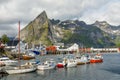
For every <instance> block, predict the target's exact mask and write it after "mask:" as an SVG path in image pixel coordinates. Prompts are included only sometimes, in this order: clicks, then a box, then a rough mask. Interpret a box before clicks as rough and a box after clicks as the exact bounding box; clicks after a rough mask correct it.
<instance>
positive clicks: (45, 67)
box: [37, 65, 55, 70]
mask: <svg viewBox="0 0 120 80" xmlns="http://www.w3.org/2000/svg"><path fill="white" fill-rule="evenodd" d="M54 68H55V66H44V65H38V66H37V69H39V70H47V69H54Z"/></svg>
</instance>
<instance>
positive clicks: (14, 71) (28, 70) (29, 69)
mask: <svg viewBox="0 0 120 80" xmlns="http://www.w3.org/2000/svg"><path fill="white" fill-rule="evenodd" d="M35 70H36V68H28V69H12V70H6V72H7V73H8V74H21V73H28V72H32V71H35Z"/></svg>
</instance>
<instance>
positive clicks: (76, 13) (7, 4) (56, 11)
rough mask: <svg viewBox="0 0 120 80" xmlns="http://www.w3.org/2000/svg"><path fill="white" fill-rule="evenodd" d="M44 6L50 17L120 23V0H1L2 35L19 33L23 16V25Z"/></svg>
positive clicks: (0, 30)
mask: <svg viewBox="0 0 120 80" xmlns="http://www.w3.org/2000/svg"><path fill="white" fill-rule="evenodd" d="M43 10H45V11H46V13H47V15H48V17H49V18H50V19H52V18H54V19H60V20H67V19H79V20H82V21H85V22H86V23H88V24H92V23H94V22H95V21H96V20H98V21H107V22H108V23H110V24H112V25H120V0H0V36H1V35H3V34H7V35H8V36H15V35H16V34H17V31H18V30H17V28H18V21H19V20H20V21H21V28H23V27H25V26H26V25H27V24H28V23H29V22H30V21H32V20H33V19H34V18H35V17H37V16H38V15H39V14H40V13H41V12H42V11H43Z"/></svg>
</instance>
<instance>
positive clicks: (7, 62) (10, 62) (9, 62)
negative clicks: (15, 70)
mask: <svg viewBox="0 0 120 80" xmlns="http://www.w3.org/2000/svg"><path fill="white" fill-rule="evenodd" d="M0 63H4V64H5V65H6V66H11V65H12V66H13V65H17V64H18V61H15V60H10V59H9V58H8V57H2V58H0Z"/></svg>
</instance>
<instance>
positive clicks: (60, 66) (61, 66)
mask: <svg viewBox="0 0 120 80" xmlns="http://www.w3.org/2000/svg"><path fill="white" fill-rule="evenodd" d="M56 67H57V68H63V67H64V65H63V63H58V64H57V65H56Z"/></svg>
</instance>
